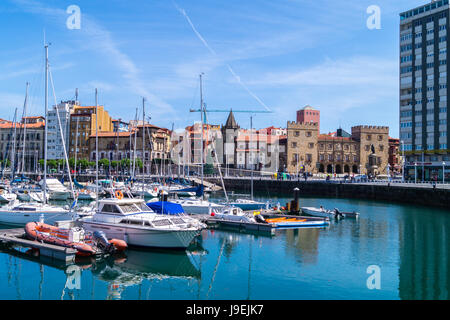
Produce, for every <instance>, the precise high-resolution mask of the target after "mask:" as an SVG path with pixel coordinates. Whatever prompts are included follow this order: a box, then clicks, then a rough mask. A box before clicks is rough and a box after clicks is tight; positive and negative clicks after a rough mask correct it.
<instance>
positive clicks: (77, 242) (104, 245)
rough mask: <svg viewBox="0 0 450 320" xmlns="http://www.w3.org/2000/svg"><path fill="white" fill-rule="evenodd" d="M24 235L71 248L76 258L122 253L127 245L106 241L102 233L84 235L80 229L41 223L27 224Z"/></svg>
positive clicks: (116, 241) (122, 242)
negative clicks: (75, 251)
mask: <svg viewBox="0 0 450 320" xmlns="http://www.w3.org/2000/svg"><path fill="white" fill-rule="evenodd" d="M25 233H26V235H27V237H28V238H30V239H31V240H37V241H42V242H45V243H48V244H53V245H57V246H62V247H66V248H72V249H75V250H77V255H78V256H84V257H86V256H94V255H100V254H110V253H114V252H117V251H123V250H125V249H126V248H127V244H126V242H125V241H123V240H118V239H111V240H108V239H107V238H106V236H105V234H104V233H103V232H101V231H100V232H99V231H95V232H94V233H85V231H84V229H82V228H70V229H64V228H58V227H54V226H51V225H48V224H45V223H42V222H29V223H27V224H26V226H25Z"/></svg>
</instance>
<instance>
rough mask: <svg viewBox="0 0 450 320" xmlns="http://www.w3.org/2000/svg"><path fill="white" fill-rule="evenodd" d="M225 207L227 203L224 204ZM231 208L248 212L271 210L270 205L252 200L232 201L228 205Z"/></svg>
mask: <svg viewBox="0 0 450 320" xmlns="http://www.w3.org/2000/svg"><path fill="white" fill-rule="evenodd" d="M223 205H227V203H225V202H224V203H223ZM228 205H230V206H235V207H238V208H241V209H242V210H244V211H247V210H260V209H269V204H268V203H264V202H259V201H255V200H251V199H242V198H241V199H236V200H234V201H230V203H228Z"/></svg>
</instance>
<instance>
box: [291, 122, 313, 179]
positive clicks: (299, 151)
mask: <svg viewBox="0 0 450 320" xmlns="http://www.w3.org/2000/svg"><path fill="white" fill-rule="evenodd" d="M318 135H319V130H318V124H317V123H307V122H305V123H297V122H291V121H289V122H288V123H287V168H286V171H287V172H289V173H298V172H302V171H303V172H304V171H306V172H315V171H316V164H317V142H318ZM302 168H303V169H302Z"/></svg>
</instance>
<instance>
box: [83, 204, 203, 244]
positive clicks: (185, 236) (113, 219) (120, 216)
mask: <svg viewBox="0 0 450 320" xmlns="http://www.w3.org/2000/svg"><path fill="white" fill-rule="evenodd" d="M83 213H84V212H83ZM80 221H81V222H82V223H83V227H84V228H85V229H87V230H90V231H96V230H98V231H103V232H104V233H105V234H106V236H107V237H111V238H115V239H121V240H124V241H125V242H126V243H127V244H128V245H130V246H140V247H153V248H170V249H186V248H187V247H188V246H189V244H190V243H191V242H192V240H193V239H194V238H195V237H196V236H197V235H198V234H199V232H200V230H201V229H202V228H203V227H204V225H200V224H199V223H193V222H192V221H190V220H189V219H187V217H183V216H168V215H163V214H157V213H155V212H154V211H152V210H151V209H150V208H149V207H147V205H145V203H144V201H143V200H142V199H129V198H122V199H117V198H111V199H103V200H98V211H96V210H95V209H94V213H93V215H91V216H87V217H83V218H81V219H80Z"/></svg>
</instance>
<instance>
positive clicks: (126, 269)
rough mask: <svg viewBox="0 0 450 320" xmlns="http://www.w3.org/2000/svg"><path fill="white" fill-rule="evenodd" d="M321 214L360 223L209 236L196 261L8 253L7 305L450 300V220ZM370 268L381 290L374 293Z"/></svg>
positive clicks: (138, 254)
mask: <svg viewBox="0 0 450 320" xmlns="http://www.w3.org/2000/svg"><path fill="white" fill-rule="evenodd" d="M272 199H273V198H272ZM259 200H265V199H264V197H260V198H259ZM289 200H291V199H290V197H286V198H279V199H275V201H280V203H281V204H284V203H285V202H287V201H289ZM320 205H323V206H324V207H326V208H330V209H332V208H334V207H337V208H339V209H341V210H343V211H353V210H356V211H358V212H360V218H359V219H358V220H351V219H348V220H343V221H339V222H333V223H332V224H331V225H330V226H329V227H327V228H321V229H290V230H280V231H277V232H276V234H275V236H272V237H269V236H264V235H257V234H248V233H238V232H229V231H219V230H204V231H203V232H202V234H201V236H199V238H198V239H197V241H196V243H195V244H194V245H193V246H192V247H191V248H190V249H189V250H188V251H187V253H184V252H172V251H154V250H153V251H136V250H128V251H127V252H126V253H125V254H124V255H123V256H116V257H111V258H109V259H107V260H104V261H90V260H87V261H82V262H81V263H79V264H76V265H72V266H69V267H64V266H58V265H57V264H55V263H52V262H48V261H44V260H42V259H41V260H38V258H35V257H33V256H32V255H30V254H27V253H25V250H22V251H23V252H22V253H20V252H16V253H14V252H7V251H5V250H0V283H2V288H1V290H0V299H3V300H4V299H11V300H16V299H66V300H67V299H76V300H78V299H83V300H91V299H92V300H93V299H101V300H103V299H150V300H158V299H194V300H196V299H200V300H208V299H210V300H214V299H231V300H235V299H255V300H256V299H261V300H265V299H275V300H277V299H281V300H293V299H449V290H450V250H449V247H448V246H449V244H450V236H449V231H450V212H449V211H446V210H441V209H434V208H433V209H430V208H426V207H418V206H408V205H402V204H391V203H384V202H372V201H370V202H369V201H360V200H346V199H317V198H303V199H301V206H317V207H318V206H320ZM371 265H376V266H378V267H379V268H380V285H381V288H380V289H368V287H367V280H368V278H369V277H370V276H371V274H372V273H367V268H368V267H369V266H371Z"/></svg>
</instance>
